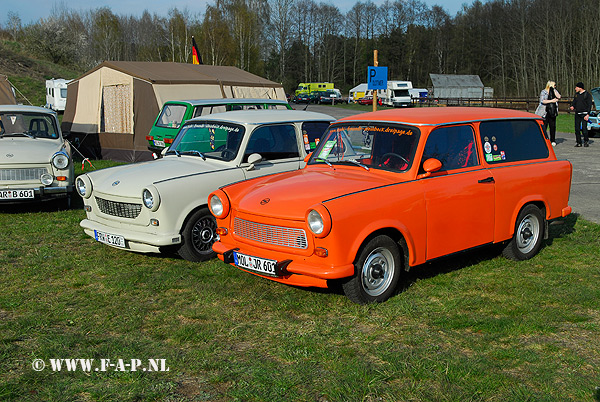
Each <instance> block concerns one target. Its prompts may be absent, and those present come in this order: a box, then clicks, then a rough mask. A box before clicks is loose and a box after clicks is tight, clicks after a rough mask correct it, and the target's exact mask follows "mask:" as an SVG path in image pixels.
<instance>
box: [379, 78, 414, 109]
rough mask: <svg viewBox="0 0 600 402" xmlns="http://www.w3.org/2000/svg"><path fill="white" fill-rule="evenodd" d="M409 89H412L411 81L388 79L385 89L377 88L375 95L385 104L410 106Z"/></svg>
mask: <svg viewBox="0 0 600 402" xmlns="http://www.w3.org/2000/svg"><path fill="white" fill-rule="evenodd" d="M410 89H412V82H411V81H388V85H387V89H380V90H378V91H377V96H378V97H379V98H381V102H382V103H383V104H384V105H387V106H394V107H399V106H410V105H411V97H410V92H409V90H410Z"/></svg>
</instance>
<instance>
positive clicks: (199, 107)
mask: <svg viewBox="0 0 600 402" xmlns="http://www.w3.org/2000/svg"><path fill="white" fill-rule="evenodd" d="M251 109H292V107H291V106H290V105H289V104H288V103H287V101H283V100H277V99H254V98H252V99H251V98H246V99H244V98H235V99H233V98H224V99H196V100H174V101H167V102H165V104H164V105H163V107H162V109H161V111H160V113H159V114H158V117H157V118H156V121H155V122H154V124H153V125H152V128H151V129H150V132H149V133H148V135H147V136H146V140H148V149H149V150H150V151H151V152H153V153H154V154H155V155H156V157H160V153H161V151H162V150H163V149H164V148H167V147H169V145H171V143H172V142H173V140H174V139H175V136H176V135H177V133H178V132H179V128H180V127H181V125H182V124H183V123H184V122H186V121H187V120H189V119H191V118H194V117H198V116H206V115H209V114H213V113H221V112H228V111H231V110H251Z"/></svg>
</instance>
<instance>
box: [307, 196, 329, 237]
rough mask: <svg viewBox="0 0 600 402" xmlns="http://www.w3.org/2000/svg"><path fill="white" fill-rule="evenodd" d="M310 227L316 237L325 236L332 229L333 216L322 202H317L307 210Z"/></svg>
mask: <svg viewBox="0 0 600 402" xmlns="http://www.w3.org/2000/svg"><path fill="white" fill-rule="evenodd" d="M306 223H307V225H308V229H309V230H310V231H311V232H312V233H313V234H314V235H315V236H316V237H319V238H321V237H325V236H327V235H328V234H329V232H330V231H331V216H330V215H329V211H328V210H327V208H325V207H324V206H323V205H321V204H317V205H315V206H313V207H312V208H310V209H309V210H308V211H306Z"/></svg>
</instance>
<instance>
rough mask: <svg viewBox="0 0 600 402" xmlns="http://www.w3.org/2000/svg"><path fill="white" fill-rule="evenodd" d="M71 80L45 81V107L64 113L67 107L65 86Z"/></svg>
mask: <svg viewBox="0 0 600 402" xmlns="http://www.w3.org/2000/svg"><path fill="white" fill-rule="evenodd" d="M71 81H72V80H65V79H62V78H58V79H54V78H53V79H51V80H46V105H44V107H46V108H48V109H52V110H56V111H61V112H64V111H65V107H66V105H67V84H68V83H69V82H71Z"/></svg>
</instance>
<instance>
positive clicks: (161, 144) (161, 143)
mask: <svg viewBox="0 0 600 402" xmlns="http://www.w3.org/2000/svg"><path fill="white" fill-rule="evenodd" d="M154 146H155V147H163V148H164V147H165V142H164V141H161V140H154Z"/></svg>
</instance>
